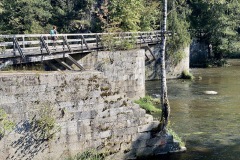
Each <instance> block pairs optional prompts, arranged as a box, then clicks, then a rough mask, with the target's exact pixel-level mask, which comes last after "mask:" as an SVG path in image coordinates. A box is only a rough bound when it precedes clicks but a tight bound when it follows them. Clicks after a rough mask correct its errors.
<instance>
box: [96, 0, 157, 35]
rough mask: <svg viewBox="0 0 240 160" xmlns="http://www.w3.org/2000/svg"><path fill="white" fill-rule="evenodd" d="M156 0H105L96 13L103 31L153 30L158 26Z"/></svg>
mask: <svg viewBox="0 0 240 160" xmlns="http://www.w3.org/2000/svg"><path fill="white" fill-rule="evenodd" d="M158 6H159V2H158V1H156V0H150V1H149V0H125V1H119V0H112V1H108V0H105V1H104V2H103V3H102V4H101V7H100V8H98V11H97V15H98V18H99V20H100V22H101V24H102V29H103V31H104V32H121V31H131V32H134V31H140V30H153V29H156V28H157V27H159V25H158V24H159V23H158V22H159V9H158Z"/></svg>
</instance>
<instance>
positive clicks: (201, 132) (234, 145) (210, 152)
mask: <svg viewBox="0 0 240 160" xmlns="http://www.w3.org/2000/svg"><path fill="white" fill-rule="evenodd" d="M229 62H230V63H231V64H233V66H230V67H225V68H209V69H192V70H191V71H190V72H191V73H192V74H193V75H194V76H195V77H196V79H195V80H193V81H184V80H168V84H167V85H168V97H169V101H170V106H171V116H170V121H171V122H170V126H171V128H173V130H174V131H175V132H176V133H177V134H178V135H179V136H181V137H182V139H183V140H184V142H185V143H186V147H187V151H186V152H185V153H180V154H179V153H178V154H173V155H165V156H160V157H158V158H157V159H159V160H166V159H170V160H240V124H239V123H240V60H231V61H229ZM204 91H216V92H218V94H217V95H206V94H204ZM146 92H147V94H149V95H153V96H159V93H160V82H159V81H150V82H147V83H146Z"/></svg>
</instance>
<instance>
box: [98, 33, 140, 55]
mask: <svg viewBox="0 0 240 160" xmlns="http://www.w3.org/2000/svg"><path fill="white" fill-rule="evenodd" d="M102 43H103V46H105V47H106V48H105V49H107V50H110V51H114V50H129V49H133V48H136V39H135V37H134V36H133V35H131V36H128V38H124V36H120V34H117V33H109V34H105V35H103V36H102Z"/></svg>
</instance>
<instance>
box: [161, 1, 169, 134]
mask: <svg viewBox="0 0 240 160" xmlns="http://www.w3.org/2000/svg"><path fill="white" fill-rule="evenodd" d="M167 34H168V33H167V0H163V25H162V43H161V50H160V58H161V67H160V73H161V75H160V77H161V106H162V115H161V131H163V132H165V133H166V132H167V128H166V127H167V125H168V119H169V115H170V105H169V102H168V97H167V80H166V67H165V52H166V40H167Z"/></svg>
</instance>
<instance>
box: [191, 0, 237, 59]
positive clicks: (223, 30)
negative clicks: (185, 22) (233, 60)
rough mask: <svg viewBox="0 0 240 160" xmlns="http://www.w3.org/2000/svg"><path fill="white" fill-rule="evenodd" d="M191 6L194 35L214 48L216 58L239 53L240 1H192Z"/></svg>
mask: <svg viewBox="0 0 240 160" xmlns="http://www.w3.org/2000/svg"><path fill="white" fill-rule="evenodd" d="M189 4H190V7H191V8H192V10H193V12H192V14H191V16H190V20H191V26H192V28H193V30H192V33H193V35H194V36H196V37H197V38H198V39H199V40H200V41H202V42H205V43H206V44H207V45H208V46H209V47H210V46H212V49H213V53H214V58H217V59H221V58H222V57H223V54H227V53H231V52H238V48H239V46H240V44H239V42H238V41H239V20H240V19H239V15H240V3H239V0H221V1H213V0H211V1H206V0H191V1H190V3H189ZM209 51H210V48H209ZM210 56H211V55H209V57H210Z"/></svg>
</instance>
